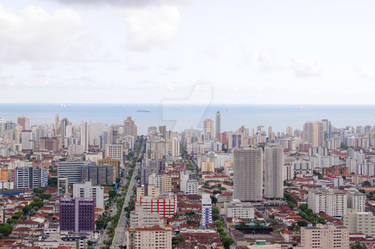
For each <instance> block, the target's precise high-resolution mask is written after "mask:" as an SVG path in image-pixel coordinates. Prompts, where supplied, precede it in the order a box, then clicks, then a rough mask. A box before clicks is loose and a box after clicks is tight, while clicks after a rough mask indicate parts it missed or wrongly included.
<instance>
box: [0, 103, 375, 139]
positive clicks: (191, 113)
mask: <svg viewBox="0 0 375 249" xmlns="http://www.w3.org/2000/svg"><path fill="white" fill-rule="evenodd" d="M217 111H220V112H221V116H222V122H221V123H222V130H223V131H227V130H236V129H238V128H240V127H241V126H242V125H244V126H246V127H247V128H250V129H251V128H256V126H258V125H263V126H265V127H266V128H267V127H268V126H272V128H273V130H274V131H276V132H277V131H285V129H286V127H288V126H291V127H293V128H294V129H302V126H303V123H304V122H306V121H310V120H321V119H328V120H330V121H331V122H332V125H333V126H335V127H338V128H342V127H345V126H357V125H375V105H314V104H310V105H307V104H301V105H297V104H296V105H291V104H283V105H275V104H208V105H203V104H195V105H194V104H181V103H179V104H172V103H168V104H164V103H163V104H147V103H145V104H134V103H116V104H113V103H60V104H58V103H0V118H3V119H5V120H13V121H15V120H16V118H17V117H18V116H27V117H29V118H30V120H31V123H32V124H44V123H53V122H54V120H55V116H56V115H59V116H60V118H65V117H66V118H68V119H69V120H70V121H71V122H72V123H73V124H79V123H80V122H81V121H83V120H85V121H88V122H100V123H105V124H107V125H118V124H122V123H123V120H124V119H126V117H127V116H131V117H132V118H133V119H134V120H135V122H136V123H137V125H138V129H139V133H140V134H146V132H147V128H148V127H149V126H156V125H167V126H168V128H169V129H174V130H177V131H182V130H184V129H189V128H195V129H198V128H201V127H202V121H203V119H205V118H211V119H213V120H215V114H216V112H217Z"/></svg>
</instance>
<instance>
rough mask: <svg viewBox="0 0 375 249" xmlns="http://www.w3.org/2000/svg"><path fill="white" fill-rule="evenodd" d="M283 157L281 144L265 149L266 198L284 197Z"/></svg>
mask: <svg viewBox="0 0 375 249" xmlns="http://www.w3.org/2000/svg"><path fill="white" fill-rule="evenodd" d="M283 157H284V152H283V149H282V147H280V146H267V147H266V148H265V149H264V198H269V199H281V198H283V195H284V192H283V175H282V173H283V168H282V165H283Z"/></svg>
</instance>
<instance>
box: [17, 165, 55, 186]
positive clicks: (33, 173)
mask: <svg viewBox="0 0 375 249" xmlns="http://www.w3.org/2000/svg"><path fill="white" fill-rule="evenodd" d="M47 184H48V170H44V169H42V168H40V167H39V166H34V167H17V168H16V172H15V188H17V189H33V188H41V187H47Z"/></svg>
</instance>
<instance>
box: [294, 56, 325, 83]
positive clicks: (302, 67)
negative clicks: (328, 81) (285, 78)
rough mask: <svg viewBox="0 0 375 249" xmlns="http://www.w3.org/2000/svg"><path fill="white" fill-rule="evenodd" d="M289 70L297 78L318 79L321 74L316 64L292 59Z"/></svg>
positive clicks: (313, 61) (305, 60) (306, 60)
mask: <svg viewBox="0 0 375 249" xmlns="http://www.w3.org/2000/svg"><path fill="white" fill-rule="evenodd" d="M291 69H292V70H293V72H294V75H295V76H297V77H306V78H308V77H319V76H320V75H321V73H322V70H321V68H320V65H319V64H318V62H317V61H315V60H308V59H296V58H294V59H292V62H291Z"/></svg>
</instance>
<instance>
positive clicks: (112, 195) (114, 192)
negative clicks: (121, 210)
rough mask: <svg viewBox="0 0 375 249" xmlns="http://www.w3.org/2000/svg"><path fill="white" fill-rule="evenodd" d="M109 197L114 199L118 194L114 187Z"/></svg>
mask: <svg viewBox="0 0 375 249" xmlns="http://www.w3.org/2000/svg"><path fill="white" fill-rule="evenodd" d="M108 194H109V198H111V199H113V198H115V196H116V195H117V192H116V191H115V190H114V189H111V190H109V192H108Z"/></svg>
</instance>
